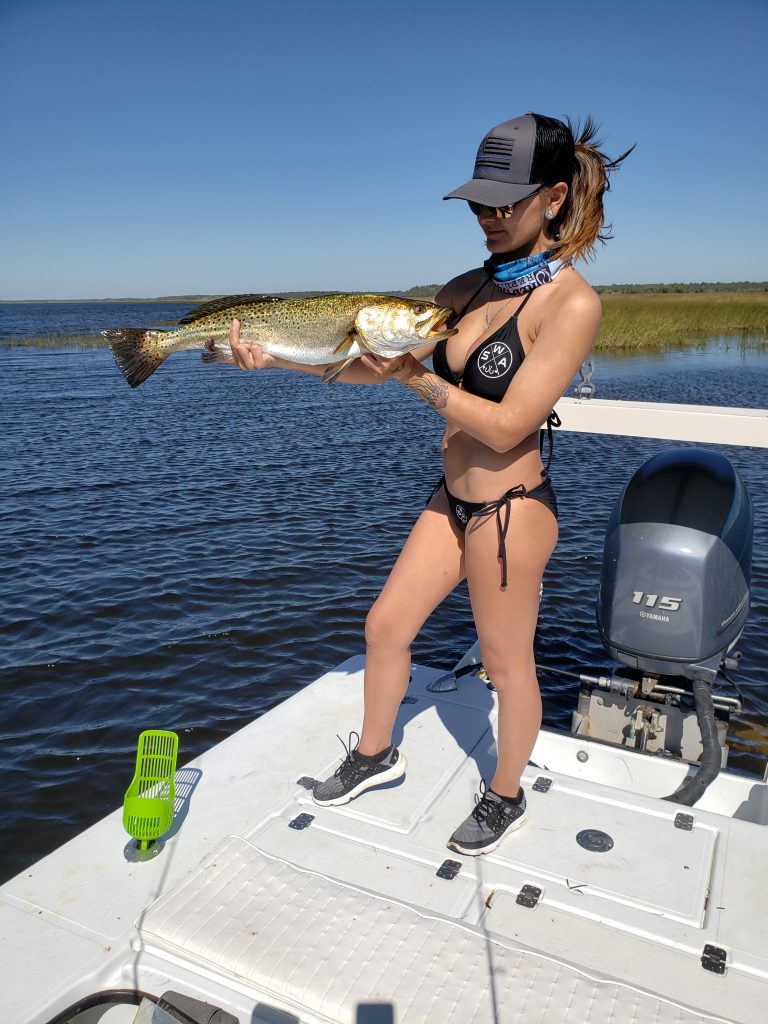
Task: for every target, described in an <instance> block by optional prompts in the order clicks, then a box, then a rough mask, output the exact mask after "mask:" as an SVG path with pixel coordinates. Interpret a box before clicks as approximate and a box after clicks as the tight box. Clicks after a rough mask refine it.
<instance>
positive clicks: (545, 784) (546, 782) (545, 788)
mask: <svg viewBox="0 0 768 1024" xmlns="http://www.w3.org/2000/svg"><path fill="white" fill-rule="evenodd" d="M551 785H552V779H546V778H544V776H543V775H540V776H539V777H538V779H536V781H535V782H534V784H533V788H534V789H535V790H536V792H537V793H547V792H549V788H550V786H551Z"/></svg>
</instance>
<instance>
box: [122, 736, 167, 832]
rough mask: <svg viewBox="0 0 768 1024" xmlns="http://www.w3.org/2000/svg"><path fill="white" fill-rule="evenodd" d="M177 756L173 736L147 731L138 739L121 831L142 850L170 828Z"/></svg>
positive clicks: (124, 802)
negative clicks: (134, 764)
mask: <svg viewBox="0 0 768 1024" xmlns="http://www.w3.org/2000/svg"><path fill="white" fill-rule="evenodd" d="M178 752H179V737H178V736H177V735H176V733H175V732H166V731H165V730H164V729H146V730H145V731H144V732H143V733H142V734H141V735H140V736H139V747H138V750H137V751H136V773H135V775H134V776H133V782H132V783H131V784H130V786H129V787H128V791H127V792H126V794H125V800H124V801H123V828H124V829H125V831H126V832H127V833H128V835H129V836H132V837H133V838H134V839H135V840H136V841H137V842H138V843H139V848H140V849H142V850H146V849H147V848H148V847H149V845H150V843H152V842H154V841H155V840H156V839H158V838H159V837H160V836H161V835H163V834H164V833H165V832H167V831H168V829H169V828H170V827H171V822H172V821H173V804H174V801H175V799H176V786H175V784H174V776H175V775H176V757H177V755H178Z"/></svg>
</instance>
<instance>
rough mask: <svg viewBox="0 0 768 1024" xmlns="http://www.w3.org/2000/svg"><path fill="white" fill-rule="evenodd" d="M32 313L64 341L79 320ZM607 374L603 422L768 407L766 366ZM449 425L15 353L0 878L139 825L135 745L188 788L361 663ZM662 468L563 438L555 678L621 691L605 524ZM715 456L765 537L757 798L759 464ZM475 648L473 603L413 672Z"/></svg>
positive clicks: (461, 595) (262, 384) (57, 356)
mask: <svg viewBox="0 0 768 1024" xmlns="http://www.w3.org/2000/svg"><path fill="white" fill-rule="evenodd" d="M186 308H188V307H186V306H185V307H175V310H176V312H175V313H172V314H171V315H178V313H179V312H183V311H184V310H185V309H186ZM27 309H29V310H31V311H32V314H31V315H34V316H35V317H38V321H37V323H39V324H45V325H47V326H46V328H45V330H46V332H47V333H52V332H51V330H50V327H51V325H55V324H56V323H59V320H57V317H58V316H59V313H58V310H61V309H62V307H61V306H57V307H56V309H53V310H51V309H49V308H48V307H40V306H34V307H33V306H29V307H27ZM91 309H93V310H95V312H93V314H92V316H91V319H90V320H89V321H88V323H89V328H90V329H94V330H97V329H100V327H101V326H106V324H107V323H109V324H113V325H117V324H151V323H156V322H158V321H159V320H162V319H170V315H168V314H167V310H164V309H163V308H162V307H158V306H156V305H152V306H136V305H130V306H107V307H98V308H97V307H91ZM9 310H11V311H12V313H11V315H12V316H13V317H15V318H16V320H15V327H14V330H16V331H17V332H18V333H17V334H16V335H15V336H17V337H21V336H25V335H30V334H34V333H37V330H38V329H37V327H35V329H30V319H27V320H26V321H24V318H23V316H21V311H20V309H19V307H17V306H0V337H3V336H9V333H10V332H9V330H8V316H9V313H8V311H9ZM66 310H67V312H66V315H67V316H69V315H70V307H69V305H67V307H66ZM89 315H90V314H89ZM102 316H103V317H104V318H105V320H102V319H101V317H102ZM105 321H106V323H105ZM81 327H82V323H81V324H79V325H77V326H76V327H75V328H74V329H75V330H76V333H80V329H81ZM67 330H68V331H72V330H73V328H72V327H68V328H67ZM596 364H597V368H596V371H595V374H594V379H595V381H596V382H597V384H598V387H599V391H598V397H600V398H611V397H614V398H627V399H628V398H633V399H641V400H648V401H675V402H680V401H684V402H685V401H691V402H701V403H703V404H715V405H729V404H733V405H737V404H738V405H746V406H753V407H760V408H764V407H766V406H768V384H766V383H765V381H766V378H767V377H768V375H766V373H765V370H766V369H767V368H768V355H766V354H765V353H762V352H751V351H741V350H739V349H738V347H736V348H731V349H727V347H726V346H725V344H724V343H719V344H717V343H716V344H713V345H711V346H710V347H709V348H707V349H706V351H702V352H698V353H690V352H688V353H677V354H673V355H670V356H667V357H663V356H654V357H635V358H633V359H612V360H606V359H598V360H596ZM440 422H441V421H439V419H438V417H437V416H436V415H435V414H434V413H433V412H432V411H431V410H430V409H429V408H428V407H426V406H425V405H424V404H423V403H420V402H419V401H418V400H417V399H415V398H414V397H413V396H411V395H409V394H407V393H405V392H404V391H403V390H402V389H401V388H400V387H399V386H397V385H395V384H390V385H386V386H383V387H373V388H363V387H349V386H344V385H337V386H335V387H331V388H328V387H325V386H323V385H321V384H320V382H319V381H318V380H317V379H316V378H309V377H304V376H301V375H298V374H291V373H285V372H275V371H272V372H268V373H263V374H245V373H241V372H239V371H236V370H230V369H221V368H217V367H204V366H202V365H201V364H200V362H199V359H198V357H197V356H196V355H195V354H193V353H184V354H180V355H176V356H174V357H172V359H171V360H169V361H168V362H167V363H166V364H164V365H163V366H162V367H161V368H160V369H159V370H158V371H157V373H156V374H155V375H154V376H153V377H152V379H151V380H150V381H149V382H147V383H146V384H144V385H143V386H142V387H141V388H139V389H137V390H131V389H130V388H128V387H127V385H126V384H125V382H124V381H123V379H122V377H121V376H120V374H119V373H118V371H117V369H116V367H115V365H114V363H113V361H112V358H111V356H110V354H109V353H108V352H107V351H105V350H88V351H82V352H80V351H75V350H64V349H43V350H34V349H21V348H10V349H4V350H0V452H1V454H2V467H3V478H2V479H3V487H2V495H3V496H2V502H0V524H1V525H2V535H1V536H0V579H2V589H1V591H0V613H1V614H2V624H3V635H4V641H5V642H4V644H3V645H2V649H0V680H1V682H2V701H1V702H0V773H2V780H3V784H2V801H0V830H2V834H3V840H4V842H3V843H2V847H0V879H5V878H7V877H10V876H11V875H13V874H15V873H16V872H17V871H20V870H21V869H22V868H24V867H25V866H26V865H28V864H30V863H31V862H32V861H34V860H35V859H36V858H38V857H39V856H41V855H42V854H44V853H46V852H48V851H50V850H52V849H53V848H55V847H56V846H58V845H59V844H60V843H62V842H63V841H64V840H66V839H68V838H70V837H71V836H72V835H74V834H76V833H77V832H79V831H80V830H81V829H82V828H83V827H85V826H86V825H88V824H90V823H91V822H93V821H95V820H97V819H98V818H99V817H101V816H102V815H103V814H105V813H107V812H108V811H110V810H112V809H114V807H116V806H118V805H119V804H120V803H121V801H122V796H123V793H124V791H125V789H126V788H127V786H128V783H129V782H130V779H131V776H132V773H133V762H134V757H135V749H136V739H137V735H138V732H139V731H140V729H141V728H145V727H159V728H171V729H175V730H176V731H178V733H179V735H180V749H181V756H180V763H184V762H186V761H188V760H190V759H191V758H192V757H194V756H196V755H197V754H199V753H200V752H201V751H203V750H204V749H207V748H208V747H209V746H211V744H213V743H215V742H217V741H218V740H221V739H223V738H224V737H225V736H228V735H230V734H231V733H232V732H233V731H234V730H236V729H237V728H239V727H241V726H243V725H244V724H246V723H247V722H249V721H251V720H252V719H253V718H255V717H257V716H259V715H261V714H263V713H264V712H265V711H268V710H269V709H270V708H272V707H274V706H275V705H276V704H277V703H279V702H280V701H281V700H283V699H284V698H285V697H287V696H289V695H290V694H292V693H295V692H296V691H297V690H299V689H300V688H302V687H303V686H305V685H307V684H308V683H309V682H311V681H312V680H313V679H314V678H316V677H317V676H318V675H319V674H321V673H322V672H324V671H325V670H327V669H328V668H330V667H333V666H334V665H335V664H337V663H338V662H340V661H341V660H343V659H344V658H346V657H348V656H350V655H352V654H356V653H360V652H361V651H362V629H363V623H364V619H365V614H366V611H367V609H368V607H369V606H370V604H371V603H372V601H373V600H374V599H375V597H376V595H377V594H378V592H379V591H380V589H381V587H382V585H383V583H384V580H385V578H386V574H387V572H388V569H389V568H390V566H391V564H392V562H393V561H394V558H395V557H396V555H397V552H398V550H399V548H400V545H401V543H402V541H403V539H404V538H405V536H406V533H407V531H408V529H409V528H410V525H411V523H412V522H413V520H414V518H415V517H416V516H417V515H418V513H419V511H420V509H421V507H422V506H423V503H424V500H425V499H426V497H427V495H428V494H429V491H430V490H431V489H432V487H433V485H434V483H435V482H436V481H437V479H438V478H439V476H440V472H441V471H440V459H439V437H440ZM665 447H667V445H666V444H665V443H664V442H660V441H659V442H657V441H643V440H636V439H633V440H626V439H621V438H599V437H589V436H586V435H582V436H579V435H568V434H566V433H564V432H563V433H561V434H560V435H559V436H558V438H557V442H556V453H555V461H554V464H553V476H554V480H555V485H556V488H557V491H558V497H559V501H560V509H561V539H560V544H559V546H558V549H557V551H556V553H555V556H554V558H553V560H552V562H551V564H550V567H549V569H548V572H547V577H546V580H545V588H546V589H545V600H544V605H543V609H542V615H541V622H540V627H539V631H538V637H537V657H538V659H539V660H540V661H541V662H543V663H546V664H552V665H557V666H560V667H562V668H565V669H569V670H575V669H579V668H581V669H582V670H585V671H597V670H604V669H607V668H609V667H610V661H609V660H608V659H607V657H606V655H605V653H604V651H603V648H602V646H601V644H600V641H599V638H598V636H597V630H596V627H595V623H594V605H595V597H596V592H597V582H598V574H599V565H600V558H601V554H602V543H603V530H604V525H605V521H606V518H607V515H608V512H609V509H610V507H611V504H612V502H613V501H614V499H615V498H616V496H617V494H618V493H619V490H620V489H621V487H622V486H623V484H624V483H625V482H626V479H627V477H628V475H629V474H630V472H631V471H632V470H633V469H635V468H636V467H637V466H638V465H639V464H640V463H641V462H643V461H644V460H645V459H646V458H647V457H649V456H650V455H652V454H654V453H655V452H657V451H660V450H662V449H663V448H665ZM723 451H724V452H725V454H727V455H728V456H729V457H730V458H731V459H732V461H733V462H734V464H735V465H736V466H737V468H738V469H739V471H740V472H741V473H742V475H743V477H744V479H745V481H746V483H747V486H748V487H749V489H750V491H751V493H752V495H753V498H754V502H755V514H756V537H755V566H754V588H753V612H752V615H751V617H750V620H749V623H748V625H747V628H746V630H745V634H744V638H743V642H742V643H741V645H740V646H741V649H742V651H743V654H744V657H743V668H741V669H740V671H739V673H738V681H739V684H740V686H741V688H742V691H743V693H744V697H745V709H744V713H743V714H742V715H741V716H740V718H739V719H738V720H736V721H734V723H733V728H732V735H731V740H732V744H733V747H732V754H731V762H730V763H731V766H732V767H735V768H737V769H738V770H741V771H744V772H748V773H752V774H762V770H763V763H764V757H765V753H766V750H767V748H768V744H767V743H766V735H767V733H766V724H765V723H766V722H768V702H767V701H766V693H765V690H764V689H763V678H764V668H765V666H766V665H767V664H768V649H767V648H768V637H767V635H766V630H765V626H764V623H765V621H766V620H765V614H766V604H767V603H768V586H767V582H768V581H767V579H766V568H765V557H764V556H765V553H766V552H767V551H768V544H767V543H766V541H768V538H767V537H766V524H768V515H766V492H765V487H764V484H763V478H762V473H761V471H760V464H761V461H762V459H761V456H760V454H758V453H756V452H755V451H746V450H743V449H727V448H726V449H723ZM473 639H474V632H473V627H472V620H471V616H470V612H469V606H468V599H467V594H466V590H465V588H464V587H460V588H458V590H457V591H456V592H455V593H454V594H453V595H452V596H451V597H450V598H449V599H448V600H447V601H446V602H445V603H444V605H443V606H442V607H441V608H440V609H439V610H438V611H437V612H436V613H435V614H434V615H433V617H432V618H431V619H430V621H429V622H428V624H427V625H426V627H425V629H424V631H423V633H422V634H421V636H420V637H419V638H418V640H417V642H416V643H415V645H414V652H413V653H414V658H415V659H416V660H417V661H419V662H422V663H429V664H431V665H435V666H444V667H445V668H449V667H450V666H451V665H453V664H454V663H455V662H456V661H457V660H458V659H459V657H461V655H462V654H463V653H464V652H465V650H466V648H467V647H468V646H469V645H470V644H471V643H472V641H473ZM541 683H542V692H543V695H544V704H545V724H546V725H548V726H552V727H555V728H564V729H567V728H568V727H569V724H570V712H571V709H572V707H573V706H574V702H575V698H576V690H575V689H574V687H573V686H572V685H571V684H570V683H564V682H563V681H562V679H561V678H557V677H555V676H547V675H542V677H541ZM348 727H357V723H347V722H339V731H340V732H341V733H342V734H343V735H345V732H346V730H347V728H348ZM286 742H287V743H290V742H291V738H290V736H286ZM339 749H341V748H339Z"/></svg>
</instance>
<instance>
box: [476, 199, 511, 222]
mask: <svg viewBox="0 0 768 1024" xmlns="http://www.w3.org/2000/svg"><path fill="white" fill-rule="evenodd" d="M467 206H468V207H469V208H470V210H471V211H472V213H473V214H474V215H475V216H476V217H479V216H480V214H481V213H482V212H483V210H491V211H492V212H493V215H494V217H499V218H501V219H502V220H508V219H509V218H510V217H511V216H512V211H513V210H514V208H515V206H514V203H510V204H509V205H508V206H484V205H483V204H482V203H474V202H473V201H472V200H471V199H468V200H467Z"/></svg>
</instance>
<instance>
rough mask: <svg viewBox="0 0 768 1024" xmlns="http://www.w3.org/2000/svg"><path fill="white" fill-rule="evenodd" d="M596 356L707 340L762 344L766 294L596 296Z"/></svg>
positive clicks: (767, 325)
mask: <svg viewBox="0 0 768 1024" xmlns="http://www.w3.org/2000/svg"><path fill="white" fill-rule="evenodd" d="M600 299H601V302H602V304H603V322H602V326H601V327H600V333H599V335H598V338H597V342H596V343H595V349H594V350H595V351H596V352H601V351H602V352H610V351H616V352H632V351H636V352H654V351H661V350H663V349H667V348H687V347H693V348H695V347H697V346H699V345H701V344H702V343H703V342H704V341H706V340H707V339H709V338H717V337H739V338H741V339H743V340H744V341H745V342H748V343H750V344H752V345H757V346H760V345H766V344H768V293H765V292H749V293H748V292H715V293H713V292H709V293H706V292H705V293H698V292H694V293H690V292H689V293H687V294H686V293H682V294H664V295H661V294H651V295H647V294H639V295H606V294H603V295H601V296H600Z"/></svg>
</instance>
